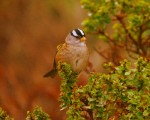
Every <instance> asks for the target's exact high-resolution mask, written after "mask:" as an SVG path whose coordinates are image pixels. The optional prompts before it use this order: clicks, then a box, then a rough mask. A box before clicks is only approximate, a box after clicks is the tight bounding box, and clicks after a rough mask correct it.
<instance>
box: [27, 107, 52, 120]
mask: <svg viewBox="0 0 150 120" xmlns="http://www.w3.org/2000/svg"><path fill="white" fill-rule="evenodd" d="M26 120H51V119H50V117H49V115H48V114H46V113H45V112H43V111H42V109H41V108H40V107H36V108H35V109H34V110H33V112H30V111H27V117H26Z"/></svg>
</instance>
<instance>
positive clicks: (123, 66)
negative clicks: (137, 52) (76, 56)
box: [59, 58, 150, 120]
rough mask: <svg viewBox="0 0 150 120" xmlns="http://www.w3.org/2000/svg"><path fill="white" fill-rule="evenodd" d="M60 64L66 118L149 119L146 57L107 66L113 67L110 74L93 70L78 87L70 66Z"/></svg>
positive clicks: (149, 68)
mask: <svg viewBox="0 0 150 120" xmlns="http://www.w3.org/2000/svg"><path fill="white" fill-rule="evenodd" d="M62 66H63V69H62V70H61V71H60V72H59V74H60V76H62V78H63V80H62V85H61V96H60V101H61V102H62V105H61V107H62V109H65V108H67V114H68V120H82V119H85V118H86V119H87V118H89V119H94V120H96V119H100V120H107V119H122V120H124V119H125V120H128V119H134V120H135V119H139V120H149V119H150V62H149V61H147V60H146V59H143V58H139V59H138V60H137V62H136V63H135V66H134V67H133V65H131V63H130V62H128V61H127V60H124V61H122V62H121V63H120V65H119V66H117V67H115V66H107V67H110V68H111V69H112V70H110V73H109V74H104V73H92V74H91V75H90V77H89V80H88V83H87V84H86V85H85V86H80V87H78V86H77V84H76V81H77V80H76V79H77V76H76V74H74V73H73V72H72V71H71V68H70V67H69V66H68V65H67V64H65V63H63V64H62ZM66 71H67V72H66ZM75 78H76V79H75Z"/></svg>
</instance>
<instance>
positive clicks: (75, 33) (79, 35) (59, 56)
mask: <svg viewBox="0 0 150 120" xmlns="http://www.w3.org/2000/svg"><path fill="white" fill-rule="evenodd" d="M88 58H89V51H88V48H87V46H86V38H85V33H84V32H83V31H82V30H81V29H74V30H72V31H71V32H70V33H69V34H68V35H67V37H66V39H65V43H64V44H61V45H58V46H57V53H56V55H55V58H54V64H53V69H52V70H51V71H49V72H48V73H46V74H45V75H44V77H48V76H50V77H52V78H53V77H55V75H56V74H57V64H58V62H66V63H68V64H69V65H70V66H71V68H72V70H73V71H74V72H81V71H82V70H83V69H84V68H85V67H86V66H87V63H88Z"/></svg>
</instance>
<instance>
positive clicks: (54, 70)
mask: <svg viewBox="0 0 150 120" xmlns="http://www.w3.org/2000/svg"><path fill="white" fill-rule="evenodd" d="M56 74H57V69H52V70H51V71H49V72H48V73H46V74H45V75H44V76H43V77H51V78H54V77H55V76H56Z"/></svg>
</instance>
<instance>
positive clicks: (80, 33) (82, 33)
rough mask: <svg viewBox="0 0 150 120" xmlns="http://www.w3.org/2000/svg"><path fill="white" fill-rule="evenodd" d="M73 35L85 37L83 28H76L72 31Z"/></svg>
mask: <svg viewBox="0 0 150 120" xmlns="http://www.w3.org/2000/svg"><path fill="white" fill-rule="evenodd" d="M73 32H76V34H77V36H76V35H74V34H73ZM71 35H72V36H74V37H78V38H80V37H85V34H84V32H83V31H82V30H80V29H74V30H72V31H71Z"/></svg>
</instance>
